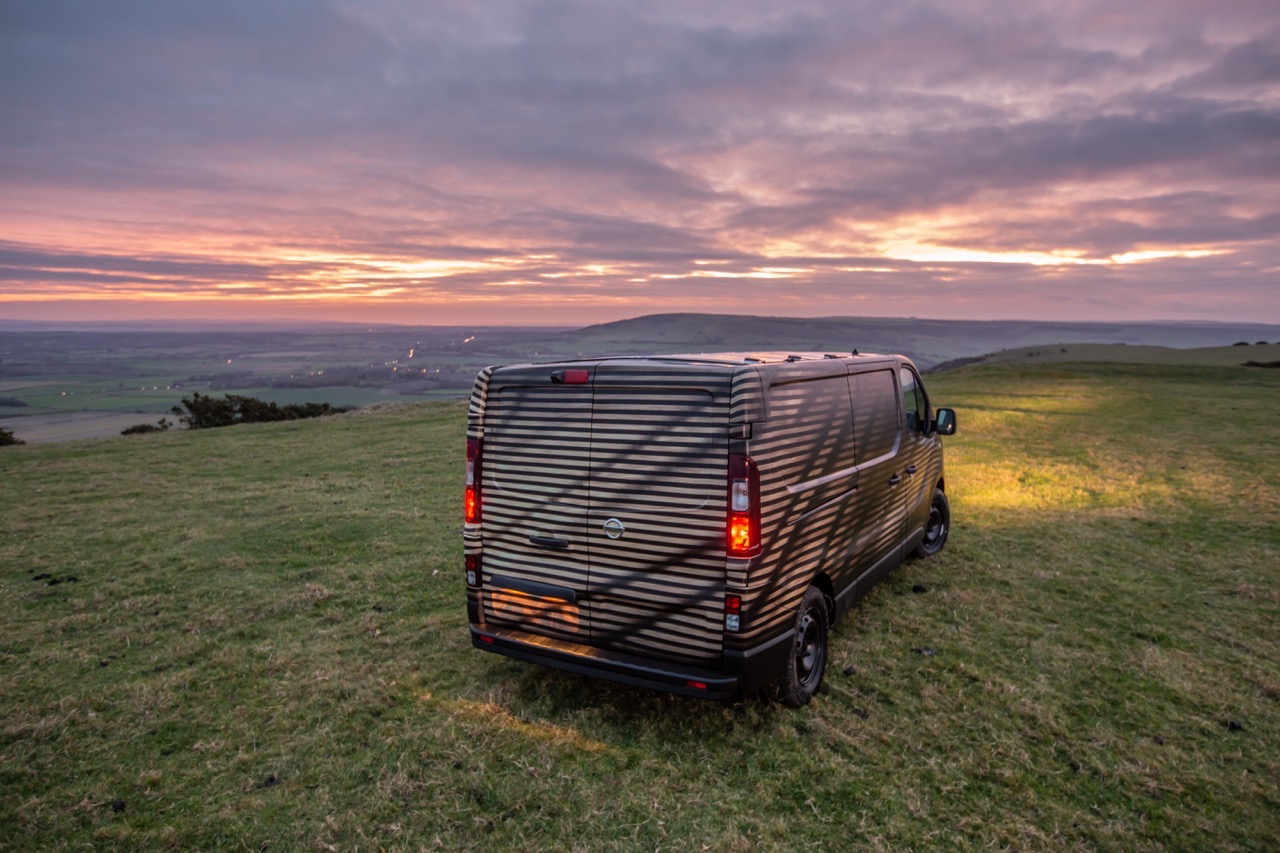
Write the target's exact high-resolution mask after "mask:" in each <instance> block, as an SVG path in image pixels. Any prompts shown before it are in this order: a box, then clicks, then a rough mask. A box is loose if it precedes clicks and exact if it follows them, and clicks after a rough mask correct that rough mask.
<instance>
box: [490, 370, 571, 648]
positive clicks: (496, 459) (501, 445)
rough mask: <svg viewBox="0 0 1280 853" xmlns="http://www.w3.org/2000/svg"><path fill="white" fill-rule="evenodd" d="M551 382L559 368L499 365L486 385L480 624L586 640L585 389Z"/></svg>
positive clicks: (561, 371)
mask: <svg viewBox="0 0 1280 853" xmlns="http://www.w3.org/2000/svg"><path fill="white" fill-rule="evenodd" d="M557 372H558V373H559V376H558V377H556V376H554V375H553V374H556V373H557ZM557 378H559V379H560V380H563V379H564V371H563V370H559V371H557V369H556V368H555V367H553V366H547V365H534V366H524V367H517V368H500V369H499V370H497V371H495V372H494V374H493V376H492V378H491V379H490V382H489V389H488V396H487V401H486V408H485V428H484V465H483V468H482V472H481V473H482V477H483V481H482V482H483V489H482V493H483V496H484V498H483V500H484V521H483V527H484V533H483V536H484V575H485V577H484V586H485V589H486V590H487V594H486V595H485V596H484V608H485V620H486V621H491V622H493V623H495V624H506V625H511V626H513V627H518V628H520V629H521V630H526V631H532V632H534V633H539V634H545V635H548V636H553V637H559V638H562V639H568V640H574V641H578V642H587V641H588V638H589V636H590V625H589V611H588V609H587V608H585V607H584V606H583V598H584V597H585V596H586V593H587V579H588V546H587V509H588V501H589V494H588V493H589V489H588V475H589V459H590V453H591V385H590V383H589V382H582V383H574V384H565V383H564V382H563V381H556V380H557Z"/></svg>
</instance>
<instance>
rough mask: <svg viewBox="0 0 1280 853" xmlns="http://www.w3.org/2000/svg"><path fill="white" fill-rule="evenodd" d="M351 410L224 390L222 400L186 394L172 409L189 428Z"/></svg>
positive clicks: (292, 418)
mask: <svg viewBox="0 0 1280 853" xmlns="http://www.w3.org/2000/svg"><path fill="white" fill-rule="evenodd" d="M184 409H185V411H184ZM350 410H351V409H350V407H341V406H330V405H329V404H328V403H290V404H288V405H285V406H281V405H279V404H278V403H272V402H268V401H266V400H259V399H258V398H257V397H242V396H240V395H239V394H224V395H223V398H222V399H221V400H215V399H214V398H213V397H209V396H206V395H204V394H200V393H198V392H197V393H196V394H193V395H192V396H190V397H183V398H182V406H174V407H173V409H172V411H173V413H174V414H175V415H177V416H178V420H180V421H181V422H182V423H184V424H186V425H187V429H210V428H213V427H224V426H231V425H232V424H257V423H268V422H271V421H295V420H301V419H303V418H318V417H322V416H324V415H336V414H338V413H340V412H348V411H350Z"/></svg>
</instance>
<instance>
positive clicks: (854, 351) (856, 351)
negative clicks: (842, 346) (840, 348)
mask: <svg viewBox="0 0 1280 853" xmlns="http://www.w3.org/2000/svg"><path fill="white" fill-rule="evenodd" d="M849 354H850V355H857V354H858V350H857V348H856V347H855V348H854V350H853V352H851V353H849Z"/></svg>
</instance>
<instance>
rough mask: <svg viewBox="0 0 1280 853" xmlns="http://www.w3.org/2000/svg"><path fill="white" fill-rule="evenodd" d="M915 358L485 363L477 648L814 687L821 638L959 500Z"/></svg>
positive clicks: (617, 673) (696, 684) (802, 693)
mask: <svg viewBox="0 0 1280 853" xmlns="http://www.w3.org/2000/svg"><path fill="white" fill-rule="evenodd" d="M955 425H956V420H955V413H954V411H952V410H951V409H936V410H935V409H933V408H932V407H931V405H930V402H929V398H928V396H927V394H926V393H925V389H924V385H923V383H922V382H921V381H920V376H919V374H918V373H917V372H916V369H915V367H914V365H912V363H911V362H910V360H908V359H906V358H904V357H902V356H895V355H858V354H856V353H855V354H853V355H847V354H846V355H831V354H823V353H809V354H801V355H795V354H787V353H725V354H715V355H687V356H651V357H643V358H634V357H625V358H624V357H619V358H599V359H588V360H575V361H565V362H559V363H554V364H517V365H510V366H505V367H491V368H486V369H484V370H483V371H481V372H480V374H479V376H478V377H477V378H476V382H475V388H474V390H473V392H472V395H471V404H470V409H469V412H468V420H467V475H466V519H465V525H464V528H463V537H464V544H465V553H466V577H467V610H468V615H469V619H470V622H471V637H472V642H473V644H474V645H475V646H476V647H477V648H481V649H485V650H488V651H492V652H497V653H499V654H503V655H508V656H510V657H513V658H518V659H520V660H525V661H532V662H534V663H539V664H544V665H546V666H551V667H556V668H558V669H564V670H569V671H571V672H577V673H582V674H586V675H592V676H596V677H599V678H605V679H610V680H613V681H620V682H624V683H626V684H634V685H642V686H645V687H650V688H655V689H658V690H666V691H671V692H674V693H680V694H685V695H692V696H702V697H708V698H721V699H723V698H728V697H732V696H737V695H740V694H744V693H749V692H754V691H756V690H759V689H761V688H765V687H770V686H776V690H777V695H778V696H779V697H780V698H781V699H782V701H784V702H786V703H788V704H791V705H796V706H800V705H804V704H806V703H807V702H808V701H809V699H810V698H811V697H812V696H813V694H814V693H815V692H816V691H817V689H818V687H819V685H820V683H821V681H822V675H823V671H824V668H825V664H826V658H827V632H828V628H829V626H830V625H831V624H832V623H833V622H834V621H835V620H836V619H837V618H839V617H840V616H841V615H842V614H844V613H845V612H846V611H847V610H848V609H849V608H850V607H851V606H852V605H853V604H854V602H855V601H857V600H858V599H859V598H860V597H861V596H863V595H865V594H866V593H867V591H868V590H870V589H871V587H872V586H873V585H875V583H876V582H877V581H879V580H880V579H881V578H883V577H884V576H885V575H886V574H887V573H888V572H889V571H891V570H892V569H893V568H894V567H895V566H897V565H898V564H899V563H900V562H901V561H902V560H903V559H904V557H906V556H907V555H909V554H911V553H915V554H919V555H926V556H927V555H930V554H935V553H937V552H938V551H939V550H940V549H941V548H942V546H943V544H944V543H945V542H946V539H947V532H948V530H949V527H950V523H951V517H950V509H949V506H948V503H947V497H946V480H945V478H944V477H943V470H942V443H941V441H940V440H939V436H940V435H949V434H951V433H953V432H954V431H955Z"/></svg>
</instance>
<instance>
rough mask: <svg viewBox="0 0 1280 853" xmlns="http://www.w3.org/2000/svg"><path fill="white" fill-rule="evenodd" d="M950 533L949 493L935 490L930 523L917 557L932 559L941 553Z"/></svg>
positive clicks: (917, 549)
mask: <svg viewBox="0 0 1280 853" xmlns="http://www.w3.org/2000/svg"><path fill="white" fill-rule="evenodd" d="M950 532H951V504H950V503H948V502H947V493H946V492H944V491H942V489H934V490H933V501H932V502H931V503H930V504H929V523H928V524H927V525H926V526H925V529H924V539H922V540H920V544H919V545H917V546H916V556H917V557H932V556H933V555H934V554H936V553H938V552H939V551H941V550H942V546H943V545H945V544H947V534H948V533H950Z"/></svg>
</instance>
